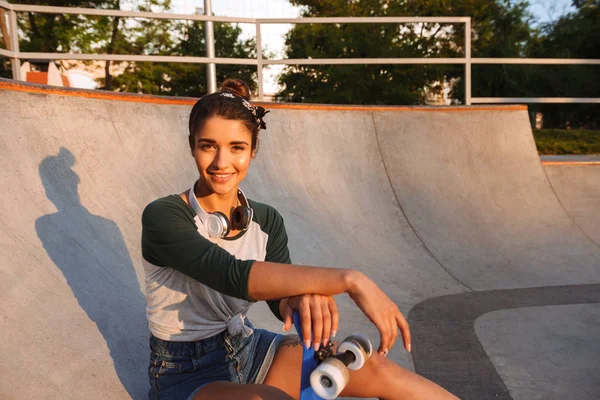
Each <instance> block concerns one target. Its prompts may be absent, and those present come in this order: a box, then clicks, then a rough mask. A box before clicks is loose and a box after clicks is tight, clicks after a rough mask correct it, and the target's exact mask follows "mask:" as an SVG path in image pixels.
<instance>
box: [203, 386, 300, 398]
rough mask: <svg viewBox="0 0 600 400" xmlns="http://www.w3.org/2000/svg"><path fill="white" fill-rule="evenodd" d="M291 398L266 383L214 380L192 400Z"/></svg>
mask: <svg viewBox="0 0 600 400" xmlns="http://www.w3.org/2000/svg"><path fill="white" fill-rule="evenodd" d="M223 399H236V400H237V399H239V400H292V399H293V398H292V397H290V396H288V395H287V394H285V392H283V391H282V390H280V389H278V388H276V387H273V386H268V385H240V384H239V383H233V382H214V383H210V384H208V385H206V386H204V387H203V388H202V389H200V391H199V392H198V393H197V394H196V396H194V400H223Z"/></svg>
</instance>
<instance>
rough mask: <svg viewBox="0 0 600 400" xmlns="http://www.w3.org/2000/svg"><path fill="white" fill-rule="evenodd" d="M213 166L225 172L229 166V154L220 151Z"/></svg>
mask: <svg viewBox="0 0 600 400" xmlns="http://www.w3.org/2000/svg"><path fill="white" fill-rule="evenodd" d="M213 165H214V166H215V167H216V168H217V169H218V170H225V169H226V168H227V167H228V166H229V154H228V153H227V152H226V151H223V150H218V151H217V154H216V155H215V159H214V160H213Z"/></svg>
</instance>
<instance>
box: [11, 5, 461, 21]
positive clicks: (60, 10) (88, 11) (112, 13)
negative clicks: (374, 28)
mask: <svg viewBox="0 0 600 400" xmlns="http://www.w3.org/2000/svg"><path fill="white" fill-rule="evenodd" d="M0 6H1V7H3V8H6V9H9V10H14V11H18V12H38V13H47V14H82V15H101V16H109V17H126V18H153V19H182V20H193V21H215V22H237V23H248V24H256V23H260V24H332V23H333V24H335V23H349V24H363V23H420V22H439V23H466V22H467V21H468V19H469V17H331V18H328V17H317V18H314V17H313V18H260V19H257V18H235V17H217V16H209V15H200V14H198V15H196V14H194V15H191V14H171V13H154V12H142V11H121V10H108V9H96V8H81V7H53V6H37V5H25V4H10V3H7V2H5V1H3V0H0Z"/></svg>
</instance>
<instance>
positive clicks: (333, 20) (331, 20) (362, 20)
mask: <svg viewBox="0 0 600 400" xmlns="http://www.w3.org/2000/svg"><path fill="white" fill-rule="evenodd" d="M468 20H469V17H309V18H258V19H257V20H256V22H257V23H260V24H369V23H392V24H393V23H419V22H441V23H465V22H467V21H468Z"/></svg>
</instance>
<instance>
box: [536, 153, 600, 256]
mask: <svg viewBox="0 0 600 400" xmlns="http://www.w3.org/2000/svg"><path fill="white" fill-rule="evenodd" d="M544 168H545V171H546V174H547V175H548V178H549V180H550V182H551V184H552V188H553V189H554V191H555V193H556V195H557V197H558V199H559V201H560V202H561V204H562V205H563V206H564V207H565V210H566V211H567V214H569V216H570V217H571V218H572V219H573V221H575V223H577V225H578V226H579V227H580V228H581V230H582V231H583V232H584V233H585V234H586V235H587V236H588V237H589V238H590V239H591V240H593V241H594V243H596V244H597V245H598V246H600V163H597V162H592V163H589V164H588V165H577V164H575V165H572V164H569V163H565V164H563V165H560V164H559V165H548V166H545V167H544Z"/></svg>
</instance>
